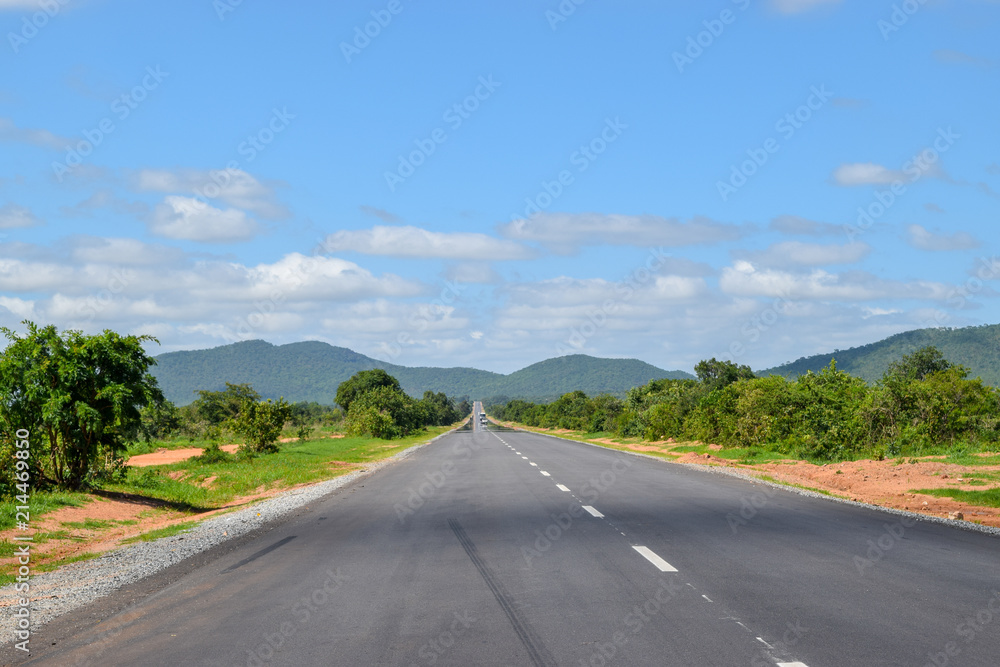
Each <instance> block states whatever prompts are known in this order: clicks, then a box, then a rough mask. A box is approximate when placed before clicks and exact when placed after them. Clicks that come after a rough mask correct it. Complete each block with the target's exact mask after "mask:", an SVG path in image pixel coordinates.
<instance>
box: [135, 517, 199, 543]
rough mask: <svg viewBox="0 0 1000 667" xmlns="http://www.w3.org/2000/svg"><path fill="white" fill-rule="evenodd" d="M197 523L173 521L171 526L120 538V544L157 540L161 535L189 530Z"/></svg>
mask: <svg viewBox="0 0 1000 667" xmlns="http://www.w3.org/2000/svg"><path fill="white" fill-rule="evenodd" d="M197 525H198V522H197V521H185V522H183V523H175V524H174V525H172V526H167V527H166V528H157V529H156V530H151V531H149V532H148V533H143V534H142V535H136V536H135V537H130V538H128V539H126V540H122V544H133V543H135V542H152V541H153V540H158V539H160V538H161V537H170V536H172V535H177V534H178V533H183V532H184V531H187V530H191V529H192V528H194V527H195V526H197Z"/></svg>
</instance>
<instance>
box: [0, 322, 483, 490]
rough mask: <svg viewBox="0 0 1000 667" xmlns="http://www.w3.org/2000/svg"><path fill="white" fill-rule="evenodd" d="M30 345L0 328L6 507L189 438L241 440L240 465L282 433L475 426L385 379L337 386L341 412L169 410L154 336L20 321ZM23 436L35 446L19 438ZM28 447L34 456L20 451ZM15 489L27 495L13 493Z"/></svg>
mask: <svg viewBox="0 0 1000 667" xmlns="http://www.w3.org/2000/svg"><path fill="white" fill-rule="evenodd" d="M24 324H25V326H26V327H27V334H26V335H25V336H19V335H18V334H17V333H16V332H14V331H12V330H10V329H7V328H3V327H0V332H2V333H3V334H4V335H5V336H6V338H7V339H8V341H9V345H8V346H7V347H6V348H5V349H4V350H3V352H2V353H0V438H2V442H0V498H10V497H13V496H14V493H15V491H18V492H19V490H20V489H23V488H26V484H27V480H30V481H31V487H32V488H34V489H36V490H41V489H45V488H61V489H70V490H78V489H84V488H88V487H95V486H99V485H100V483H101V482H102V481H104V480H113V479H118V478H121V477H122V476H124V474H125V472H126V465H127V455H128V448H129V445H130V444H133V443H137V442H140V441H146V442H149V441H152V440H165V439H167V438H171V437H187V438H189V439H191V440H192V441H195V440H205V441H208V442H209V443H210V447H209V452H208V455H209V456H211V455H212V454H213V452H214V453H215V455H220V454H223V453H221V452H218V444H219V441H220V440H221V439H222V438H223V437H226V436H232V437H236V438H239V439H241V440H242V444H241V447H240V450H239V455H240V456H242V457H244V458H252V457H254V456H257V455H260V454H267V453H270V452H275V451H277V449H278V440H279V438H280V436H281V434H282V433H283V431H284V429H285V428H286V426H288V425H291V427H292V428H293V429H294V432H295V435H296V436H297V437H298V438H299V439H300V440H305V439H306V438H307V437H308V436H309V435H310V434H311V432H312V430H313V429H314V428H315V427H317V426H322V425H327V426H331V425H332V426H337V425H343V426H344V427H345V429H346V430H347V432H348V433H349V434H351V435H365V436H372V437H377V438H386V439H389V438H398V437H402V436H405V435H409V434H412V433H414V432H415V431H419V430H421V429H423V428H425V427H426V426H437V425H446V424H452V423H454V422H456V421H458V420H459V419H461V418H462V417H465V416H466V415H468V414H469V413H470V412H471V410H472V406H471V404H470V403H469V401H468V399H462V400H460V401H458V402H456V401H455V400H453V399H451V398H449V397H448V396H446V395H445V394H444V393H433V392H430V391H428V392H425V393H424V396H423V398H421V399H419V400H418V399H414V398H412V397H410V396H409V395H407V394H406V393H405V392H403V390H402V389H401V387H400V385H399V381H398V380H396V378H393V377H392V376H390V375H389V374H388V373H386V372H385V371H383V370H380V369H376V370H372V371H361V372H359V373H357V374H355V375H354V376H353V377H351V378H350V379H348V380H346V381H345V382H343V383H341V384H340V386H339V387H338V389H337V395H336V399H335V401H336V403H337V404H338V406H339V407H337V406H333V405H330V406H324V405H320V404H318V403H295V404H289V403H287V402H286V401H285V400H284V399H283V398H279V399H277V400H271V399H264V398H262V397H261V395H260V394H259V393H257V392H256V391H255V390H254V389H253V387H252V386H250V385H249V384H230V383H228V382H227V383H226V389H225V390H222V391H209V390H202V391H199V392H197V393H198V398H197V399H196V400H195V401H194V402H192V403H191V404H189V405H186V406H183V407H178V406H176V405H174V404H173V403H171V402H170V401H168V400H166V399H165V398H164V396H163V393H162V392H161V391H160V388H159V387H158V385H157V382H156V378H155V377H153V375H152V374H150V372H149V369H150V367H151V366H153V365H154V364H155V363H156V361H155V359H153V358H152V357H151V356H149V355H148V354H146V352H145V350H144V349H143V344H145V343H149V342H157V341H156V339H155V338H153V337H151V336H122V335H120V334H118V333H116V332H114V331H110V330H106V331H104V332H103V333H101V334H98V335H85V334H83V333H82V332H80V331H66V332H59V331H58V330H57V329H56V327H55V326H51V325H50V326H44V327H39V326H37V325H35V324H34V323H32V322H28V321H26V322H24ZM25 431H27V432H28V433H29V434H30V437H29V438H27V439H25V438H21V437H17V438H15V434H17V433H24V432H25ZM24 440H27V442H28V446H27V447H25V449H26V451H27V452H28V453H27V454H24V453H20V454H19V453H18V451H17V448H16V447H15V443H20V442H22V441H24ZM18 484H20V486H18Z"/></svg>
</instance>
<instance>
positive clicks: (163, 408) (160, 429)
mask: <svg viewBox="0 0 1000 667" xmlns="http://www.w3.org/2000/svg"><path fill="white" fill-rule="evenodd" d="M141 412H142V431H143V434H144V435H145V437H146V438H148V439H151V440H152V439H156V440H159V439H162V438H166V437H169V436H170V434H171V433H173V432H174V431H177V430H179V429H180V428H181V426H182V424H183V418H182V416H181V411H180V410H179V409H178V408H177V406H176V405H174V404H173V403H171V402H170V401H168V400H166V399H164V400H162V401H154V402H152V403H150V404H148V405H146V406H145V407H143V408H142V411H141Z"/></svg>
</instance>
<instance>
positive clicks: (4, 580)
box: [0, 542, 101, 586]
mask: <svg viewBox="0 0 1000 667" xmlns="http://www.w3.org/2000/svg"><path fill="white" fill-rule="evenodd" d="M36 544H37V542H36ZM3 546H6V544H4V545H3ZM13 547H14V545H13V544H12V545H11V553H12V554H13ZM4 553H6V552H4ZM100 555H101V554H99V553H85V554H77V555H76V556H68V557H66V558H60V559H58V560H47V561H42V562H39V561H38V560H37V557H35V556H32V568H31V573H32V574H39V573H41V572H51V571H52V570H55V569H57V568H60V567H62V566H63V565H69V564H70V563H76V562H79V561H81V560H91V559H94V558H97V557H98V556H100ZM16 576H17V575H14V574H8V573H6V572H3V573H0V586H6V585H7V584H12V583H14V581H15V579H16Z"/></svg>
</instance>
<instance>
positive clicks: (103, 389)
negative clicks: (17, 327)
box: [0, 322, 162, 496]
mask: <svg viewBox="0 0 1000 667" xmlns="http://www.w3.org/2000/svg"><path fill="white" fill-rule="evenodd" d="M25 325H26V326H27V330H28V332H27V335H26V336H24V337H21V336H18V335H17V334H16V333H15V332H13V331H11V330H10V329H6V328H3V329H0V331H2V332H3V333H4V335H6V337H7V338H8V339H9V340H10V345H9V346H8V347H7V348H6V349H5V350H4V351H3V354H2V355H0V436H2V437H3V443H2V445H0V456H2V463H0V470H2V473H0V474H2V479H0V493H2V494H3V495H8V496H9V495H13V494H12V493H11V492H12V491H13V490H18V491H21V494H20V495H24V494H26V493H27V492H26V491H23V489H26V488H27V485H28V483H29V482H30V484H31V485H33V486H38V485H43V486H44V485H54V486H59V487H61V488H64V489H78V488H81V487H83V486H85V485H87V484H88V483H89V482H90V481H91V480H92V478H93V477H95V476H96V475H99V474H101V472H102V471H104V470H109V469H110V470H114V469H115V468H120V466H121V463H120V462H121V461H122V459H123V455H124V452H125V449H126V447H127V445H128V442H129V441H130V440H133V439H135V438H136V437H138V435H139V433H140V427H141V419H140V410H141V409H142V408H143V407H144V406H146V405H148V404H150V403H154V402H157V401H159V400H161V399H162V396H161V395H160V391H159V389H158V388H157V386H156V381H155V380H154V379H153V377H152V376H151V375H150V374H149V366H150V365H152V363H153V360H152V358H150V357H148V356H147V355H146V353H145V351H144V350H143V348H142V343H144V342H146V341H148V340H152V339H151V338H149V337H147V336H120V335H119V334H116V333H115V332H113V331H105V332H104V333H102V334H100V335H96V336H87V335H84V334H82V333H81V332H79V331H68V332H65V333H59V332H58V331H57V330H56V328H55V327H54V326H46V327H38V326H36V325H35V324H34V323H32V322H25ZM15 436H16V437H15ZM15 442H16V443H17V444H16V445H15ZM15 450H16V451H15ZM98 462H103V464H104V465H103V467H101V466H98V465H97V464H98ZM15 481H17V482H18V483H19V484H18V485H17V488H15V484H14V482H15Z"/></svg>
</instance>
